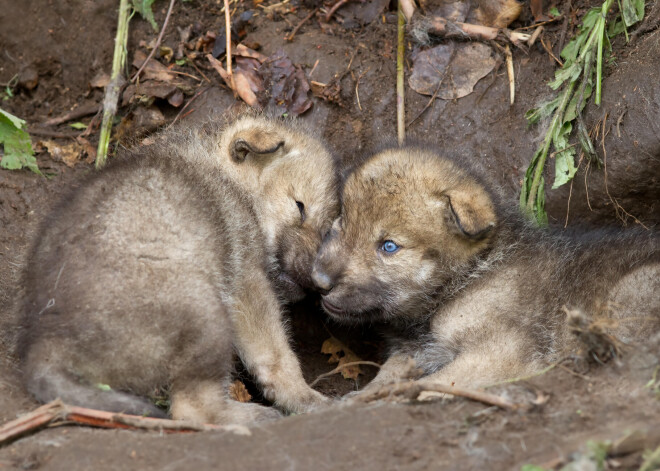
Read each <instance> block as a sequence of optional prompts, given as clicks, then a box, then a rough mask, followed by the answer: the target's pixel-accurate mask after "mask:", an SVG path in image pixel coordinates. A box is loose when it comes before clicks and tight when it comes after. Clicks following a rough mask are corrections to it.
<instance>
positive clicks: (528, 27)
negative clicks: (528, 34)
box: [516, 15, 564, 31]
mask: <svg viewBox="0 0 660 471" xmlns="http://www.w3.org/2000/svg"><path fill="white" fill-rule="evenodd" d="M563 18H564V15H559V16H555V17H554V18H551V19H549V20H547V21H542V22H540V23H534V24H533V25H529V26H523V27H521V28H516V31H524V30H526V29H534V28H538V27H539V26H543V25H547V24H549V23H554V22H555V21H559V20H561V19H563Z"/></svg>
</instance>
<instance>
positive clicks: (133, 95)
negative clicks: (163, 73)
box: [121, 80, 178, 106]
mask: <svg viewBox="0 0 660 471" xmlns="http://www.w3.org/2000/svg"><path fill="white" fill-rule="evenodd" d="M177 91H178V88H177V86H176V85H174V84H172V83H168V82H161V81H160V80H144V81H140V82H139V83H132V84H130V85H129V86H128V87H126V90H124V94H123V95H122V100H121V103H122V106H126V105H128V104H131V103H135V102H136V101H140V100H142V99H143V98H145V97H146V98H160V99H163V100H164V99H167V98H169V97H170V96H172V95H174V94H175V93H176V92H177Z"/></svg>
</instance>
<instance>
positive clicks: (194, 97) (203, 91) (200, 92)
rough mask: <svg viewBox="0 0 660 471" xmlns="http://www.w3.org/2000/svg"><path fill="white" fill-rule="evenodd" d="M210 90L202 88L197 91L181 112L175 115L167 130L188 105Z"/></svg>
mask: <svg viewBox="0 0 660 471" xmlns="http://www.w3.org/2000/svg"><path fill="white" fill-rule="evenodd" d="M210 88H211V87H204V88H202V89H201V90H199V91H198V92H197V93H195V94H194V95H193V97H192V98H191V99H190V100H188V102H187V103H186V104H185V105H183V108H181V111H179V113H178V114H177V115H176V117H175V118H174V120H173V121H172V122H171V123H170V125H169V126H168V128H170V127H171V126H173V125H174V123H176V122H177V120H178V119H179V118H180V117H181V115H182V114H183V112H184V111H186V108H188V107H189V106H190V104H191V103H192V102H193V101H195V100H196V99H197V97H199V96H200V95H202V94H203V93H205V92H206V91H207V90H209V89H210Z"/></svg>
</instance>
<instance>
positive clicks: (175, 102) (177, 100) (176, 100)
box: [167, 88, 183, 108]
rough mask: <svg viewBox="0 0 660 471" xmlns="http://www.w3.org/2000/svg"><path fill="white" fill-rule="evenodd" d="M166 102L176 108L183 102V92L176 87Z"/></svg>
mask: <svg viewBox="0 0 660 471" xmlns="http://www.w3.org/2000/svg"><path fill="white" fill-rule="evenodd" d="M167 102H168V103H169V104H170V105H172V106H174V107H175V108H178V107H179V106H181V105H182V104H183V92H182V91H181V90H179V89H178V88H177V89H176V91H175V92H174V93H172V94H171V95H170V96H168V97H167Z"/></svg>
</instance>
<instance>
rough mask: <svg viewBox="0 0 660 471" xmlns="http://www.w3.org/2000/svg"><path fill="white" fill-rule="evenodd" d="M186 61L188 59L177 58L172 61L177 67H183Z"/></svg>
mask: <svg viewBox="0 0 660 471" xmlns="http://www.w3.org/2000/svg"><path fill="white" fill-rule="evenodd" d="M187 62H188V61H187V60H186V59H179V60H176V61H174V63H175V64H176V65H178V66H179V67H183V66H184V65H186V63H187Z"/></svg>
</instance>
